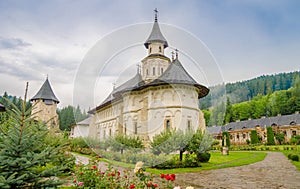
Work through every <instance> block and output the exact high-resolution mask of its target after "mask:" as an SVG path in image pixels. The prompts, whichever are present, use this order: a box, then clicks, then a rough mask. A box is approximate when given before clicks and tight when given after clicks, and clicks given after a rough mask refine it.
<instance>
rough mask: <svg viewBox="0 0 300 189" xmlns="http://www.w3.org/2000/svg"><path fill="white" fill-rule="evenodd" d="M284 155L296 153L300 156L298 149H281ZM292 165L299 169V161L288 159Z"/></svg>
mask: <svg viewBox="0 0 300 189" xmlns="http://www.w3.org/2000/svg"><path fill="white" fill-rule="evenodd" d="M282 153H283V154H284V155H285V156H286V157H288V155H289V154H298V155H299V156H300V152H299V151H283V152H282ZM290 161H291V163H292V164H293V165H295V167H296V168H297V169H298V170H299V171H300V161H292V160H290Z"/></svg>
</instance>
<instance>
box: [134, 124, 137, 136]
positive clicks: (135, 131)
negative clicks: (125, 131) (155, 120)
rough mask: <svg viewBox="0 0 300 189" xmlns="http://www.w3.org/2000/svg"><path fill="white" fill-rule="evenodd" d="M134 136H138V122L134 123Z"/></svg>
mask: <svg viewBox="0 0 300 189" xmlns="http://www.w3.org/2000/svg"><path fill="white" fill-rule="evenodd" d="M134 134H135V135H136V134H137V123H136V122H135V123H134Z"/></svg>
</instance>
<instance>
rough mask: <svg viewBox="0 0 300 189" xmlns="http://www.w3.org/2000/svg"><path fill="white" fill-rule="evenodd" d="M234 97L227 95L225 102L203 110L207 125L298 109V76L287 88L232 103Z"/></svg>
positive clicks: (269, 115) (299, 90)
mask: <svg viewBox="0 0 300 189" xmlns="http://www.w3.org/2000/svg"><path fill="white" fill-rule="evenodd" d="M232 102H234V99H232V97H230V96H228V97H227V99H226V103H224V102H222V103H221V104H219V105H218V106H216V107H213V108H210V109H209V110H204V111H203V112H204V115H205V118H206V119H208V120H206V121H207V125H208V126H212V125H224V124H227V123H229V122H234V121H237V120H241V121H242V120H247V119H249V118H251V119H258V118H261V117H262V116H266V117H272V116H277V115H278V114H281V115H289V114H293V113H295V112H296V111H300V77H299V76H298V75H296V76H295V78H294V79H293V81H292V85H291V86H290V88H289V89H287V90H280V91H275V92H273V93H268V94H266V95H263V94H260V93H259V94H258V95H256V96H254V97H252V98H251V100H249V101H245V102H241V103H235V104H234V103H232Z"/></svg>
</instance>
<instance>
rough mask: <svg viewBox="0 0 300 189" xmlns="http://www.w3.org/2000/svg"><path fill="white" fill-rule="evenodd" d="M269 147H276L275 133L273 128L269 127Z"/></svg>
mask: <svg viewBox="0 0 300 189" xmlns="http://www.w3.org/2000/svg"><path fill="white" fill-rule="evenodd" d="M267 145H275V140H274V132H273V128H272V127H267Z"/></svg>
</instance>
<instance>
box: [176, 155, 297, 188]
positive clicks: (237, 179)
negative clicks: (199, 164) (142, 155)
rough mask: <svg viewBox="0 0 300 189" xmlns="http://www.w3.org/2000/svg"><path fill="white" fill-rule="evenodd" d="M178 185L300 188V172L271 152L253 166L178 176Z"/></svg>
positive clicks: (285, 159) (282, 157) (283, 158)
mask: <svg viewBox="0 0 300 189" xmlns="http://www.w3.org/2000/svg"><path fill="white" fill-rule="evenodd" d="M176 183H179V184H180V185H181V186H185V187H186V186H190V185H191V186H194V188H224V189H225V188H226V189H239V188H247V189H252V188H253V189H257V188H264V189H269V188H272V189H275V188H276V189H277V188H280V189H300V172H299V171H298V170H297V169H296V167H295V166H294V165H292V164H291V162H290V161H289V160H288V159H287V158H286V157H285V156H284V155H283V154H282V153H281V152H268V154H267V156H266V158H265V159H264V160H263V161H260V162H257V163H254V164H250V165H245V166H240V167H232V168H225V169H217V170H209V171H201V172H197V173H182V174H177V177H176ZM182 188H183V187H182Z"/></svg>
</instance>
